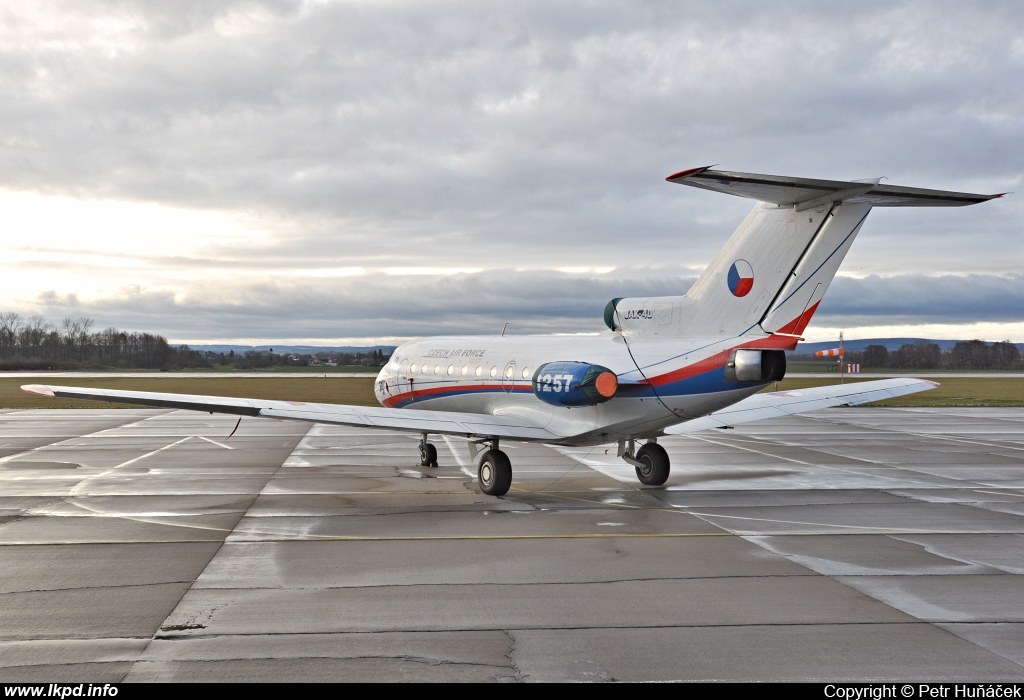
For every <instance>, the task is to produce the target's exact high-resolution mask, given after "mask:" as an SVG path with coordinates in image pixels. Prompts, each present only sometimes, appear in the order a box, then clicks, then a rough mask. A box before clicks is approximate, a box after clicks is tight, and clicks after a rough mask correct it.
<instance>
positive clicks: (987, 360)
mask: <svg viewBox="0 0 1024 700" xmlns="http://www.w3.org/2000/svg"><path fill="white" fill-rule="evenodd" d="M793 359H794V360H798V359H820V358H816V357H815V356H813V355H805V356H803V357H801V356H798V355H797V356H794V357H793ZM843 361H844V362H849V363H854V364H860V365H861V366H862V367H863V368H864V369H949V370H972V369H974V370H986V369H987V370H999V369H1002V370H1014V369H1024V362H1022V360H1021V354H1020V350H1018V349H1017V346H1016V345H1015V344H1014V343H1011V342H1010V341H1009V340H1004V341H1001V342H998V343H986V342H985V341H984V340H962V341H960V342H958V343H957V344H956V345H954V346H953V347H952V348H950V349H949V350H946V351H943V350H942V348H940V347H939V346H938V344H936V343H931V342H928V341H927V340H918V341H917V342H916V343H906V344H904V345H901V346H900V347H899V349H897V350H893V351H891V352H890V351H889V349H888V348H886V347H885V346H884V345H868V346H867V347H866V348H864V349H863V350H859V351H848V352H847V353H846V355H845V357H844V358H843Z"/></svg>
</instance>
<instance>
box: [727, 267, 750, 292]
mask: <svg viewBox="0 0 1024 700" xmlns="http://www.w3.org/2000/svg"><path fill="white" fill-rule="evenodd" d="M753 286H754V268H752V267H750V263H748V262H747V261H746V260H737V261H736V262H734V263H733V264H732V267H730V268H729V291H730V292H732V293H733V296H737V297H745V296H747V293H749V292H750V290H751V288H752V287H753Z"/></svg>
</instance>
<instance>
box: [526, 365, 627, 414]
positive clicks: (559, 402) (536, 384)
mask: <svg viewBox="0 0 1024 700" xmlns="http://www.w3.org/2000/svg"><path fill="white" fill-rule="evenodd" d="M618 388H619V380H618V378H616V376H615V372H612V371H611V370H610V369H608V368H607V367H601V366H600V365H592V364H589V363H587V362H548V363H547V364H544V365H541V366H540V367H538V368H537V371H536V372H534V374H533V393H534V394H535V395H536V396H537V398H538V399H540V400H541V401H543V402H544V403H549V404H551V405H552V406H565V407H569V408H572V407H576V406H593V405H594V404H599V403H604V402H605V401H607V400H608V399H610V398H612V397H613V396H615V392H616V391H617V390H618Z"/></svg>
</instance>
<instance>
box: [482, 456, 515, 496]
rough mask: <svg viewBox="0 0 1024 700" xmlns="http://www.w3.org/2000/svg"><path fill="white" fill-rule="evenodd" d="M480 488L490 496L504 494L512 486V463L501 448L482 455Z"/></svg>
mask: <svg viewBox="0 0 1024 700" xmlns="http://www.w3.org/2000/svg"><path fill="white" fill-rule="evenodd" d="M478 475H479V477H480V490H481V491H483V492H484V493H486V494H487V495H488V496H504V495H505V494H506V493H508V489H509V487H510V486H512V463H511V462H509V461H508V455H506V454H505V453H504V452H502V451H501V450H487V451H486V452H484V453H483V455H481V457H480V471H479V472H478Z"/></svg>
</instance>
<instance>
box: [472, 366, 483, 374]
mask: <svg viewBox="0 0 1024 700" xmlns="http://www.w3.org/2000/svg"><path fill="white" fill-rule="evenodd" d="M483 373H484V368H483V367H482V366H481V365H477V366H476V372H474V374H475V375H476V376H478V377H479V376H480V375H481V374H483Z"/></svg>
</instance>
